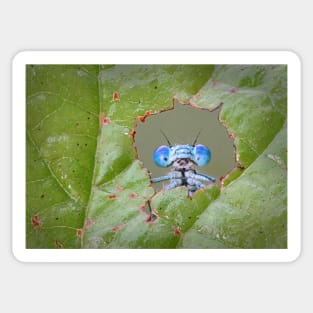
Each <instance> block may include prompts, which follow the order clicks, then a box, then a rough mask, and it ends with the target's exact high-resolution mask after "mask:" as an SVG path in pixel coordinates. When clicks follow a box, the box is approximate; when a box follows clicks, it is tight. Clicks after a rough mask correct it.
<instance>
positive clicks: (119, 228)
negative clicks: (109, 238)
mask: <svg viewBox="0 0 313 313" xmlns="http://www.w3.org/2000/svg"><path fill="white" fill-rule="evenodd" d="M125 225H126V223H124V224H121V225H117V226H115V227H113V231H114V232H115V233H116V232H118V231H119V230H121V229H122V228H124V227H125Z"/></svg>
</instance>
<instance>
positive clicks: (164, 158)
mask: <svg viewBox="0 0 313 313" xmlns="http://www.w3.org/2000/svg"><path fill="white" fill-rule="evenodd" d="M170 152H171V149H170V148H169V147H168V146H160V147H159V148H157V149H156V150H155V151H154V152H153V161H154V163H155V164H156V165H157V166H160V167H168V166H169V165H171V162H170V159H169V158H170Z"/></svg>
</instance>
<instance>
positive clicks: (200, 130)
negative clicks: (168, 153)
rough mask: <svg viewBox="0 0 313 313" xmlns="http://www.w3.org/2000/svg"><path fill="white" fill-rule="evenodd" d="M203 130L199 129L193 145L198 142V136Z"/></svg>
mask: <svg viewBox="0 0 313 313" xmlns="http://www.w3.org/2000/svg"><path fill="white" fill-rule="evenodd" d="M201 131H202V129H200V130H199V132H198V135H197V136H196V139H195V141H194V142H193V144H192V145H193V146H195V145H196V142H197V140H198V137H199V135H200V133H201Z"/></svg>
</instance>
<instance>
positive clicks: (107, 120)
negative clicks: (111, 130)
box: [99, 112, 111, 127]
mask: <svg viewBox="0 0 313 313" xmlns="http://www.w3.org/2000/svg"><path fill="white" fill-rule="evenodd" d="M110 122H111V120H110V118H109V117H106V116H105V114H104V112H101V113H100V115H99V124H100V127H102V126H104V125H109V124H110Z"/></svg>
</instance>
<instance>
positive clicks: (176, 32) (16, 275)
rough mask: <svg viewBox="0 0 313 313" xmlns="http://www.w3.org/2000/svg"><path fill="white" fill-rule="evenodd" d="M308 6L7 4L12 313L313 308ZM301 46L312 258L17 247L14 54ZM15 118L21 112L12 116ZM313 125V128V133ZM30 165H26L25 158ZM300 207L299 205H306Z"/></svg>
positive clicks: (308, 251)
mask: <svg viewBox="0 0 313 313" xmlns="http://www.w3.org/2000/svg"><path fill="white" fill-rule="evenodd" d="M309 5H310V2H309V1H280V0H277V1H275V2H274V1H268V0H263V1H260V2H258V3H257V2H254V1H251V0H250V1H241V0H237V1H229V3H228V2H227V1H221V0H219V1H215V2H209V1H197V0H193V1H182V0H181V1H170V0H166V1H163V0H159V1H155V2H151V1H147V0H145V1H136V0H132V1H119V0H114V1H112V3H110V4H106V2H105V1H104V0H102V1H92V0H90V1H77V0H76V1H64V0H63V1H59V0H55V1H53V2H52V1H51V2H49V3H48V2H46V1H32V0H29V1H15V0H11V1H6V2H5V1H2V2H1V4H0V32H1V37H0V38H1V49H0V53H1V58H0V62H1V71H0V83H1V93H0V100H1V102H0V103H1V104H0V110H1V112H0V118H1V120H0V127H1V132H0V133H1V145H2V149H1V154H0V156H1V162H0V166H1V186H0V190H1V200H2V206H1V210H0V212H1V213H0V214H1V215H0V221H1V224H0V229H1V241H0V245H1V250H0V253H1V255H0V270H1V272H0V277H1V283H0V288H1V290H0V292H1V295H2V297H1V307H2V308H3V309H4V310H5V311H7V312H19V311H22V310H23V312H43V311H44V312H56V311H57V312H65V311H70V312H86V311H95V310H97V311H104V312H106V311H113V312H125V311H131V312H132V311H134V312H147V311H148V312H160V311H166V312H187V311H189V312H190V311H192V312H202V311H205V312H297V311H298V312H310V311H312V309H313V303H312V299H311V298H312V288H311V285H312V272H313V270H312V265H313V262H312V261H313V260H312V258H313V255H312V243H311V240H312V239H311V238H313V234H312V232H313V231H312V226H311V223H312V222H311V221H312V220H313V216H312V208H310V207H309V199H308V196H309V191H310V189H311V186H310V178H311V173H312V165H311V163H310V162H312V161H311V160H312V159H313V158H312V151H311V150H312V148H311V150H310V147H309V146H312V144H310V142H312V140H310V135H311V132H312V126H310V125H312V122H311V119H312V116H313V114H312V113H313V112H312V103H313V101H312V100H313V99H312V95H311V90H312V88H310V81H311V80H312V79H310V78H311V77H309V74H310V69H313V66H312V65H313V58H312V56H313V44H312V39H311V29H312V26H313V25H312V24H313V22H312V18H311V12H312V9H311V7H310V6H309ZM65 49H70V50H138V49H139V50H140V49H144V50H167V49H168V50H170V49H174V50H291V51H294V52H296V53H298V55H299V56H300V57H301V60H302V78H303V88H302V92H303V94H302V95H303V101H302V105H303V107H302V116H303V120H302V130H303V141H302V143H303V146H302V160H303V169H302V175H303V176H302V178H303V183H302V190H303V191H302V194H303V205H302V222H303V224H302V226H303V231H302V235H303V237H302V254H301V256H300V258H299V259H297V260H296V261H295V262H293V263H286V264H282V263H281V264H277V263H275V264H274V263H273V264H268V263H267V264H261V263H259V264H247V263H241V264H238V263H237V264H217V263H216V264H212V263H209V264H72V263H70V264H54V263H50V264H26V263H24V264H23V263H19V262H18V261H16V260H15V259H14V258H13V256H12V253H11V198H10V192H11V191H10V183H11V176H10V174H11V172H10V170H11V167H10V165H11V153H10V149H11V128H10V127H11V126H10V120H11V60H12V58H13V56H14V55H15V54H16V53H17V52H19V51H22V50H65ZM13 118H14V116H13ZM309 127H311V129H309ZM21 161H23V160H21ZM299 205H300V204H299Z"/></svg>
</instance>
